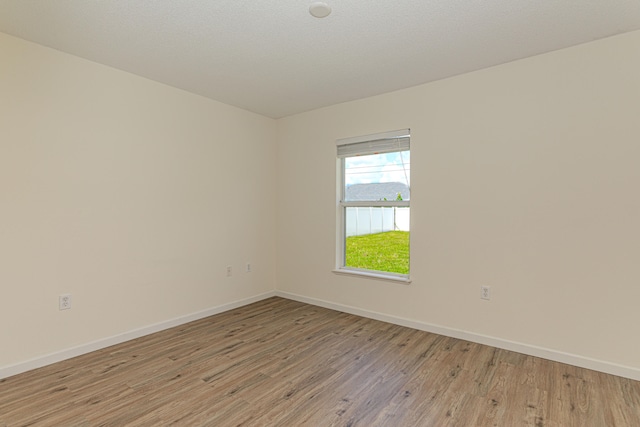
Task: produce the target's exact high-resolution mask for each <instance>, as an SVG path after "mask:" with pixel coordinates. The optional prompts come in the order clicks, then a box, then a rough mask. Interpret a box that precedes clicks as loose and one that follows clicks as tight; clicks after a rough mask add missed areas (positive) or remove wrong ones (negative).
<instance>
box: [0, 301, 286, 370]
mask: <svg viewBox="0 0 640 427" xmlns="http://www.w3.org/2000/svg"><path fill="white" fill-rule="evenodd" d="M275 295H276V293H275V292H274V291H270V292H266V293H264V294H260V295H256V296H254V297H250V298H245V299H242V300H239V301H233V302H230V303H228V304H223V305H219V306H217V307H213V308H209V309H207V310H203V311H199V312H197V313H192V314H187V315H185V316H180V317H176V318H174V319H170V320H166V321H163V322H160V323H156V324H153V325H149V326H145V327H142V328H139V329H134V330H132V331H128V332H125V333H122V334H118V335H114V336H111V337H107V338H103V339H99V340H96V341H92V342H90V343H87V344H82V345H79V346H77V347H73V348H69V349H66V350H62V351H58V352H55V353H51V354H47V355H44V356H41V357H36V358H34V359H31V360H27V361H25V362H20V363H17V364H15V365H9V366H3V367H0V379H2V378H7V377H10V376H13V375H17V374H20V373H23V372H27V371H30V370H32V369H36V368H41V367H43V366H47V365H50V364H52V363H56V362H61V361H63V360H67V359H71V358H72V357H76V356H81V355H83V354H86V353H90V352H92V351H96V350H101V349H103V348H106V347H110V346H112V345H116V344H120V343H123V342H125V341H130V340H133V339H136V338H140V337H142V336H145V335H149V334H153V333H155V332H160V331H163V330H165V329H169V328H173V327H174V326H179V325H183V324H185V323H189V322H193V321H194V320H199V319H203V318H205V317H209V316H213V315H214V314H219V313H223V312H225V311H229V310H233V309H234V308H238V307H242V306H245V305H248V304H252V303H254V302H258V301H261V300H263V299H266V298H270V297H273V296H275Z"/></svg>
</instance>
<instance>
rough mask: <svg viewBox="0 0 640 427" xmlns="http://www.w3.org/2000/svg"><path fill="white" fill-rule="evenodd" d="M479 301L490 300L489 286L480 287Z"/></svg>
mask: <svg viewBox="0 0 640 427" xmlns="http://www.w3.org/2000/svg"><path fill="white" fill-rule="evenodd" d="M480 299H486V300H487V301H488V300H490V299H491V286H480Z"/></svg>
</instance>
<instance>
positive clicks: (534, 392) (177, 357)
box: [0, 298, 640, 427]
mask: <svg viewBox="0 0 640 427" xmlns="http://www.w3.org/2000/svg"><path fill="white" fill-rule="evenodd" d="M27 425H28V426H42V427H48V426H73V427H76V426H80V427H84V426H91V427H93V426H114V427H116V426H118V427H120V426H136V427H138V426H165V425H167V426H216V427H217V426H221V427H226V426H260V427H263V426H314V427H315V426H342V427H344V426H350V427H355V426H364V427H370V426H392V427H402V426H412V427H413V426H418V427H419V426H438V427H440V426H479V427H483V426H535V427H542V426H545V427H554V426H563V427H564V426H580V427H589V426H594V427H601V426H623V427H626V426H640V382H638V381H633V380H629V379H625V378H620V377H615V376H612V375H606V374H603V373H599V372H594V371H590V370H586V369H581V368H576V367H573V366H569V365H564V364H561V363H556V362H551V361H548V360H543V359H539V358H535V357H532V356H527V355H523V354H519V353H513V352H509V351H506V350H501V349H496V348H492V347H488V346H484V345H480V344H476V343H471V342H467V341H462V340H457V339H454V338H450V337H444V336H440V335H435V334H430V333H427V332H422V331H418V330H414V329H410V328H404V327H401V326H397V325H393V324H389V323H384V322H379V321H375V320H371V319H367V318H363V317H358V316H354V315H351V314H346V313H340V312H336V311H332V310H328V309H324V308H321V307H316V306H312V305H308V304H303V303H299V302H296V301H291V300H286V299H282V298H269V299H266V300H263V301H260V302H258V303H255V304H251V305H248V306H245V307H240V308H238V309H235V310H231V311H228V312H225V313H221V314H219V315H215V316H211V317H208V318H205V319H200V320H198V321H195V322H191V323H189V324H186V325H181V326H178V327H176V328H172V329H169V330H166V331H162V332H159V333H157V334H152V335H149V336H146V337H141V338H137V339H135V340H132V341H129V342H126V343H122V344H118V345H116V346H113V347H110V348H106V349H102V350H99V351H96V352H93V353H90V354H87V355H83V356H79V357H76V358H74V359H69V360H65V361H63V362H60V363H57V364H53V365H50V366H46V367H43V368H40V369H36V370H33V371H30V372H26V373H24V374H20V375H16V376H14V377H10V378H6V379H3V380H0V427H9V426H11V427H13V426H27Z"/></svg>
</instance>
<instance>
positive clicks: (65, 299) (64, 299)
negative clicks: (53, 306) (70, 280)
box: [58, 294, 71, 310]
mask: <svg viewBox="0 0 640 427" xmlns="http://www.w3.org/2000/svg"><path fill="white" fill-rule="evenodd" d="M70 308H71V294H63V295H60V296H58V309H60V310H69V309H70Z"/></svg>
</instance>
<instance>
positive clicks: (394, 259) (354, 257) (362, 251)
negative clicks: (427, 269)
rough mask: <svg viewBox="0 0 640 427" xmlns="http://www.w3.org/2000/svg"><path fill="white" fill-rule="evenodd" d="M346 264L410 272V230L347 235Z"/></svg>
mask: <svg viewBox="0 0 640 427" xmlns="http://www.w3.org/2000/svg"><path fill="white" fill-rule="evenodd" d="M345 266H346V267H354V268H366V269H367V270H377V271H386V272H389V273H400V274H409V232H408V231H388V232H386V233H377V234H367V235H364V236H351V237H347V244H346V262H345Z"/></svg>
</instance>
